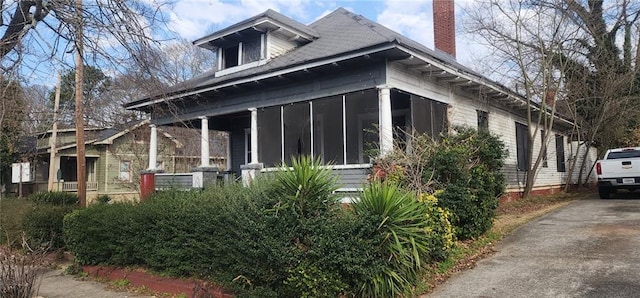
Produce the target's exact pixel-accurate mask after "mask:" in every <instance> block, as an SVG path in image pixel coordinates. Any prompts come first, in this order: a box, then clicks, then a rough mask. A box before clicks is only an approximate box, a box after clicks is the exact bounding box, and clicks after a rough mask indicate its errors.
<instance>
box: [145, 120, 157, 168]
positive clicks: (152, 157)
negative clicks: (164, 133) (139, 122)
mask: <svg viewBox="0 0 640 298" xmlns="http://www.w3.org/2000/svg"><path fill="white" fill-rule="evenodd" d="M149 127H150V128H151V136H150V138H149V167H148V168H147V170H155V169H156V166H157V165H158V128H157V127H156V126H155V124H150V125H149Z"/></svg>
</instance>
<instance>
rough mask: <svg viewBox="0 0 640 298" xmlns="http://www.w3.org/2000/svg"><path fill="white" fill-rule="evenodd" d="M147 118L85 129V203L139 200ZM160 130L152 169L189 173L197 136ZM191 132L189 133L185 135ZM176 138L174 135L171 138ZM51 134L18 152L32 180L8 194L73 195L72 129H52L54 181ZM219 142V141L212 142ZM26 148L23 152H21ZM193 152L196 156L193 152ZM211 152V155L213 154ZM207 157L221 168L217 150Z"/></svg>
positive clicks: (75, 185) (35, 138)
mask: <svg viewBox="0 0 640 298" xmlns="http://www.w3.org/2000/svg"><path fill="white" fill-rule="evenodd" d="M149 129H150V125H149V120H143V121H138V122H136V123H132V124H129V125H127V126H126V127H125V128H123V129H116V128H92V127H87V128H85V140H86V141H85V161H86V175H85V179H86V183H87V198H88V200H89V201H92V200H94V199H96V198H97V197H99V196H101V195H108V196H109V197H111V198H112V199H115V200H136V199H138V197H139V187H140V176H139V175H138V173H139V172H140V171H141V170H142V169H145V168H147V162H148V160H149V156H148V153H149V144H150V140H149V133H148V131H149ZM171 132H172V134H169V133H168V130H160V133H159V134H158V135H159V137H158V138H157V140H156V142H155V143H156V150H157V152H158V153H159V154H158V158H157V160H156V163H155V164H154V166H155V168H156V169H159V170H161V171H162V172H166V173H176V172H185V171H189V170H190V169H191V168H193V167H195V166H197V165H199V164H200V155H199V149H200V148H199V145H200V141H199V137H200V135H199V133H198V132H197V131H196V133H195V135H194V134H193V130H188V129H187V130H184V129H182V130H180V129H178V128H172V130H171ZM190 132H191V133H190ZM174 135H175V136H174ZM51 138H52V131H46V132H43V133H39V134H37V135H35V136H33V137H31V138H29V139H30V140H31V142H32V143H33V144H32V146H30V147H29V148H28V150H23V152H22V154H21V155H22V157H23V160H22V161H23V162H28V164H29V168H30V170H31V172H32V175H30V177H32V179H31V181H23V182H22V183H21V184H22V185H18V183H14V184H13V185H12V188H13V189H12V191H14V192H18V188H19V187H22V194H23V195H28V194H29V193H33V192H38V191H48V190H51V191H66V192H77V191H78V182H77V181H78V179H77V178H78V177H77V165H78V158H77V153H76V136H75V129H73V128H68V129H59V130H57V131H56V138H55V140H56V145H55V146H54V150H55V155H54V159H53V160H54V162H53V172H54V173H56V174H55V176H54V177H50V176H49V171H50V167H49V163H50V160H51V159H50V156H51V150H52V146H51ZM194 139H195V140H196V142H197V145H198V148H197V150H194V148H192V147H193V146H190V144H189V140H194ZM217 141H219V140H218V139H216V140H214V142H217ZM25 149H26V148H25ZM194 152H197V154H194ZM214 153H215V154H214ZM214 153H212V154H211V155H212V156H215V157H212V158H210V163H212V164H218V163H219V164H224V158H221V157H220V154H219V150H218V151H216V152H214Z"/></svg>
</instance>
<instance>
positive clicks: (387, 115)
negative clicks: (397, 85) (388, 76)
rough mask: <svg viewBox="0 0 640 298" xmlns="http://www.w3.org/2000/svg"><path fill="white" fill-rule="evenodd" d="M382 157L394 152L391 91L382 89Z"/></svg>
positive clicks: (379, 103)
mask: <svg viewBox="0 0 640 298" xmlns="http://www.w3.org/2000/svg"><path fill="white" fill-rule="evenodd" d="M378 110H379V120H380V123H379V126H378V128H379V130H380V135H379V137H380V156H385V155H386V154H387V153H389V152H391V150H393V122H392V120H391V119H392V118H391V90H390V89H389V87H381V88H379V90H378Z"/></svg>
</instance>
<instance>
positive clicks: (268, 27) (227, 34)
mask: <svg viewBox="0 0 640 298" xmlns="http://www.w3.org/2000/svg"><path fill="white" fill-rule="evenodd" d="M268 31H278V33H280V34H283V35H285V36H287V37H289V39H291V40H296V41H299V42H310V41H312V40H313V39H315V38H317V36H314V35H312V34H309V33H307V32H303V31H301V30H298V29H296V28H294V27H291V26H287V25H286V24H284V23H282V22H278V21H277V20H274V19H272V18H269V17H267V16H264V17H261V18H258V19H256V20H254V21H252V22H249V23H247V24H242V25H240V26H238V27H230V28H228V29H224V30H221V31H218V32H215V33H213V34H211V35H208V36H205V37H203V38H200V39H197V40H195V41H194V42H193V44H194V45H196V46H199V47H202V48H205V49H209V50H216V49H217V48H220V47H225V46H226V45H229V44H235V43H237V42H238V41H240V40H243V39H245V38H246V37H248V36H255V35H260V34H261V33H265V32H268Z"/></svg>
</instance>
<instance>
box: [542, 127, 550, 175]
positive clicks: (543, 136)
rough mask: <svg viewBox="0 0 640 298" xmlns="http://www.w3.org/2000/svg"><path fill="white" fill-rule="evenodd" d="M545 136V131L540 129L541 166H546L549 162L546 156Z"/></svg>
mask: <svg viewBox="0 0 640 298" xmlns="http://www.w3.org/2000/svg"><path fill="white" fill-rule="evenodd" d="M545 137H546V136H545V131H544V130H540V146H542V151H541V152H540V154H542V167H543V168H548V167H549V162H548V157H547V143H546V142H545Z"/></svg>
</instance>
